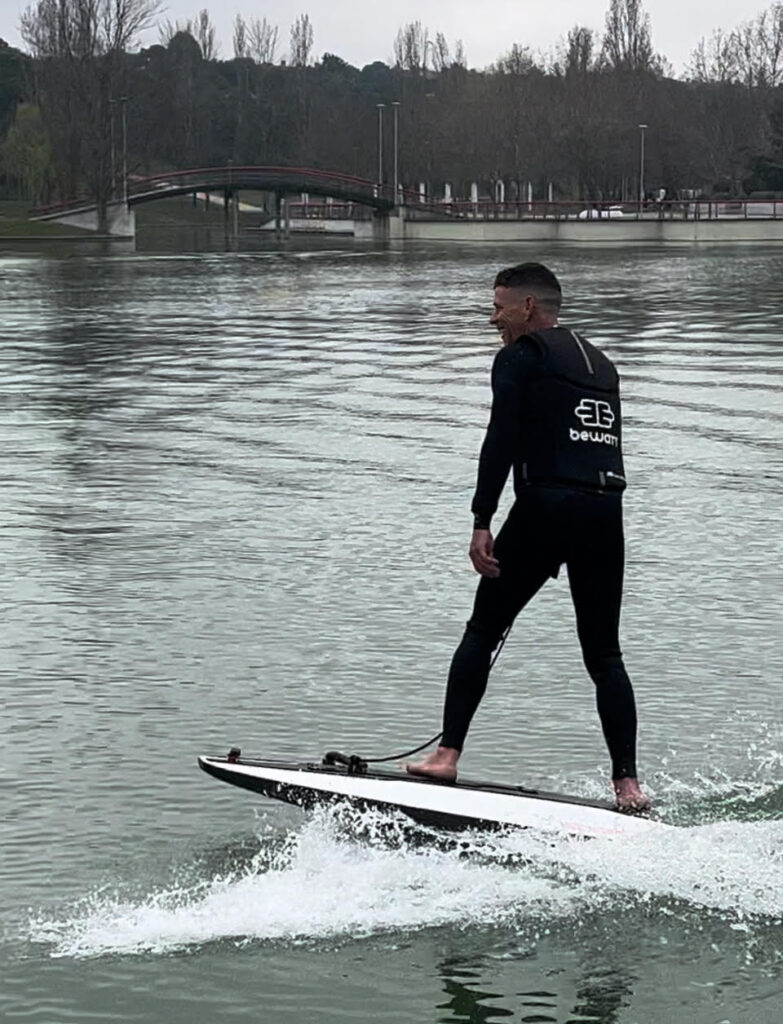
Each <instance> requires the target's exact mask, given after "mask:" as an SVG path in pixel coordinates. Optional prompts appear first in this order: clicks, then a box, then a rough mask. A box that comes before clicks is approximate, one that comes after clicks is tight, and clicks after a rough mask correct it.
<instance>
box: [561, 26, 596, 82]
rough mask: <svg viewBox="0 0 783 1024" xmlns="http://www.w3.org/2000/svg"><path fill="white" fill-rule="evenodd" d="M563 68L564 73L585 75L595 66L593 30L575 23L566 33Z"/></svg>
mask: <svg viewBox="0 0 783 1024" xmlns="http://www.w3.org/2000/svg"><path fill="white" fill-rule="evenodd" d="M564 65H565V67H564V70H565V73H566V74H581V75H585V74H587V72H588V71H592V70H593V67H594V66H595V32H593V30H592V29H591V28H585V26H584V25H575V26H574V27H573V28H572V29H571V31H570V32H569V33H568V41H567V44H566V52H565V60H564Z"/></svg>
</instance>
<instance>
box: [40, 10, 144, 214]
mask: <svg viewBox="0 0 783 1024" xmlns="http://www.w3.org/2000/svg"><path fill="white" fill-rule="evenodd" d="M158 6H159V4H158V0H37V2H35V3H33V4H32V5H31V6H30V7H28V8H27V9H26V10H25V12H24V13H23V15H22V18H21V23H20V28H21V33H22V38H23V39H24V41H25V43H26V44H27V45H28V47H29V48H30V50H31V51H32V53H33V55H34V57H36V58H38V59H39V62H38V70H39V81H38V91H39V94H40V95H39V99H40V104H41V108H42V110H43V112H44V116H45V120H46V123H47V127H48V129H49V132H50V136H51V139H52V148H53V152H54V154H55V159H56V160H57V162H58V163H59V164H60V165H61V167H64V168H65V178H64V180H63V181H62V182H61V184H62V185H63V186H64V187H65V189H68V190H70V191H71V193H72V194H73V192H75V191H76V190H77V188H78V187H79V186H80V185H81V184H82V182H86V183H87V186H88V188H89V190H90V192H91V193H92V195H93V196H94V197H95V200H96V203H97V205H98V219H99V224H100V226H101V227H102V228H105V224H106V207H107V203H108V200H109V198H110V197H111V193H112V191H113V188H114V181H113V175H112V166H111V159H110V142H109V140H110V138H111V121H112V117H113V108H112V101H116V100H118V99H119V98H120V94H121V89H122V85H123V81H122V57H123V55H124V53H125V52H126V51H127V50H128V49H130V48H131V47H132V45H133V44H134V43H135V41H136V39H137V37H138V35H139V33H140V32H141V31H142V30H143V29H144V28H146V27H147V26H149V25H150V24H151V23H152V21H153V19H154V17H155V16H156V14H157V11H158Z"/></svg>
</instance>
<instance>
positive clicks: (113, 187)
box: [109, 100, 117, 199]
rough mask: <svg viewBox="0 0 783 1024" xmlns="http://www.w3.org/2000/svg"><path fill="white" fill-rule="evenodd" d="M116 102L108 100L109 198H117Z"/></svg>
mask: <svg viewBox="0 0 783 1024" xmlns="http://www.w3.org/2000/svg"><path fill="white" fill-rule="evenodd" d="M116 102H117V101H116V100H109V111H110V125H111V197H112V199H116V198H117V157H116V153H115V146H114V107H115V104H116Z"/></svg>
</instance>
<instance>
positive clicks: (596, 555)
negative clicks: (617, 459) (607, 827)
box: [567, 495, 649, 810]
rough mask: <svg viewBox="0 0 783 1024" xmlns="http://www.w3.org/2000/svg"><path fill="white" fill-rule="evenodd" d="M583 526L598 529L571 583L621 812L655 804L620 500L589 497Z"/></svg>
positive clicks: (576, 558)
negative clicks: (642, 747) (642, 757)
mask: <svg viewBox="0 0 783 1024" xmlns="http://www.w3.org/2000/svg"><path fill="white" fill-rule="evenodd" d="M583 501H584V503H585V514H584V516H583V517H582V523H583V525H585V526H587V525H592V527H593V529H592V530H590V531H589V533H588V535H587V536H586V535H585V533H582V535H581V538H580V541H581V542H580V543H579V544H578V545H576V547H575V549H574V550H572V551H571V552H570V553H569V557H568V559H567V565H568V581H569V584H570V587H571V596H572V598H573V602H574V610H575V612H576V624H577V632H578V634H579V642H580V644H581V646H582V656H583V658H584V663H585V667H586V668H587V671H588V672H589V673H590V677H591V678H592V680H593V682H594V683H595V690H596V703H597V705H598V715H599V717H600V719H601V728H602V729H603V734H604V738H605V740H606V745H607V747H608V748H609V756H610V758H611V761H612V784H613V786H614V789H615V793H616V795H617V801H618V806H620V807H621V808H623V809H626V810H638V809H642V808H643V807H646V806H647V805H648V803H649V801H648V800H647V798H646V797H645V796H644V794H643V793H642V792H641V790H640V789H639V784H638V782H637V777H636V704H635V701H634V693H633V687H632V686H631V681H630V679H629V678H628V673H627V672H626V670H625V665H624V663H623V656H622V652H621V651H620V640H619V626H620V606H621V603H622V593H623V572H624V568H625V552H624V540H623V527H622V507H621V502H620V498H619V496H618V497H613V496H598V495H596V496H592V495H590V496H585V497H584V499H583Z"/></svg>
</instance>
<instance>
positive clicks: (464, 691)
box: [406, 514, 557, 780]
mask: <svg viewBox="0 0 783 1024" xmlns="http://www.w3.org/2000/svg"><path fill="white" fill-rule="evenodd" d="M527 538H528V533H527V531H526V529H524V528H523V524H520V523H519V522H518V521H517V519H516V517H515V516H513V514H512V516H511V517H510V518H509V520H508V521H507V522H506V523H505V524H504V525H503V528H502V529H501V531H500V533H499V534H498V536H497V538H496V541H495V557H496V558H497V559H498V562H499V563H500V576H498V577H496V578H494V579H489V578H488V577H486V576H483V577H482V578H481V581H480V583H479V585H478V589H477V591H476V598H475V602H474V605H473V614H472V615H471V617H470V620H469V621H468V624H467V627H466V629H465V633H464V635H463V637H462V641H461V643H460V645H459V647H458V648H457V650H456V651H455V653H454V657H453V658H452V662H451V668H450V670H449V677H448V683H447V685H446V700H445V704H444V708H443V737H442V739H441V741H440V745H439V747H438V749H437V750H436V751H435V753H433V754H430V755H429V756H428V757H426V758H424V760H423V761H421V762H419V763H417V764H409V765H407V766H406V767H407V769H408V771H409V772H411V773H412V774H414V775H427V776H430V777H433V778H439V779H447V780H453V779H455V778H456V777H457V761H458V760H459V757H460V754H461V753H462V747H463V744H464V742H465V736H466V734H467V731H468V728H469V726H470V723H471V720H472V718H473V716H474V714H475V713H476V709H477V708H478V706H479V704H480V703H481V698H482V697H483V696H484V692H485V690H486V688H487V680H488V678H489V666H490V662H491V660H492V652H493V651H494V650H495V649H496V647H497V646H498V644H499V643H500V639H501V637H502V636H503V633H504V632H505V631H506V629H507V628H508V627H509V626H510V625H511V624H512V622H513V621H514V619H515V618H516V616H517V615H518V614H519V612H520V611H521V610H522V609H523V608H524V606H525V605H526V604H527V603H528V601H530V599H531V598H532V597H533V596H534V595H535V594H536V593H537V592H538V591H539V590H540V589H541V587H542V586H543V585H544V583H545V582H546V580H547V579H548V578H549V577H550V576H552V575H554V572H556V570H557V565H556V564H554V563H552V562H551V561H550V562H549V563H547V562H546V561H545V560H544V555H543V552H542V549H541V546H540V545H539V548H538V550H537V551H536V550H535V545H530V546H529V547H528V539H527Z"/></svg>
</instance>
